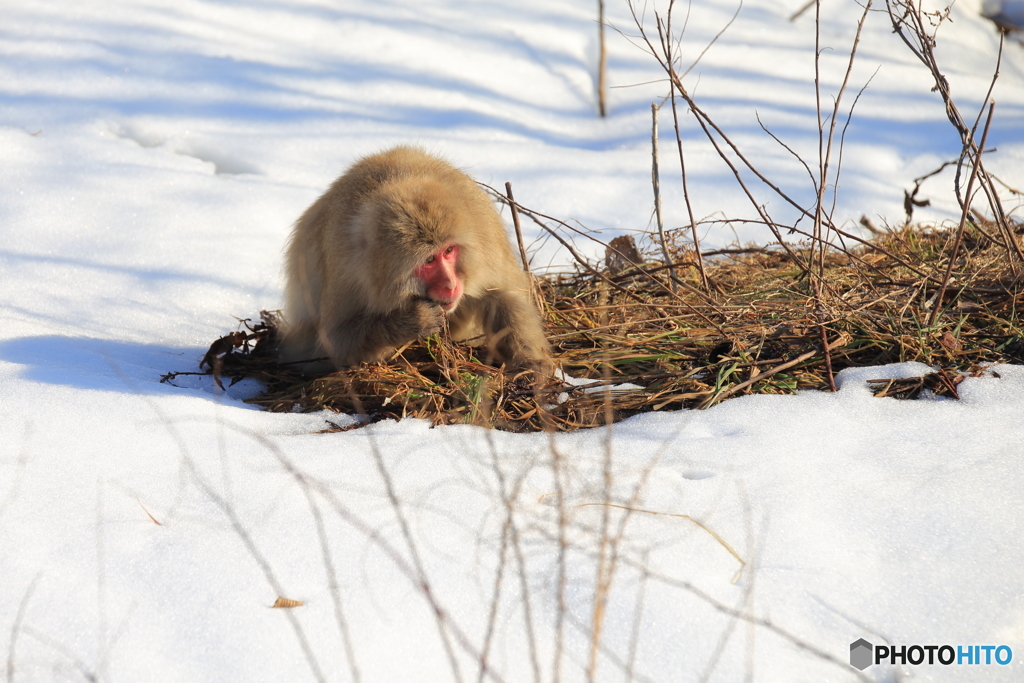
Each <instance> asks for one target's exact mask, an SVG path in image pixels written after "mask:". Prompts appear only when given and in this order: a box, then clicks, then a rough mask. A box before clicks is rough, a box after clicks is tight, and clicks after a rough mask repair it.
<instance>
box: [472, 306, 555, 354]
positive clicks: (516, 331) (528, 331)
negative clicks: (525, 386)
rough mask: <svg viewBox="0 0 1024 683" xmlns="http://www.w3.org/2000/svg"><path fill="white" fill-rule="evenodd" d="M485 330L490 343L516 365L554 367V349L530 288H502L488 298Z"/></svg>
mask: <svg viewBox="0 0 1024 683" xmlns="http://www.w3.org/2000/svg"><path fill="white" fill-rule="evenodd" d="M484 309H485V311H486V314H485V324H484V331H485V335H486V337H487V346H488V348H489V349H491V350H492V351H493V352H495V353H497V355H498V356H499V357H500V358H502V359H503V360H504V361H505V363H506V364H508V365H509V366H511V367H516V368H527V367H532V368H534V369H537V370H540V371H542V372H545V373H547V372H549V371H550V370H551V351H550V346H549V345H548V340H547V338H546V337H545V336H544V325H543V323H542V322H541V318H540V313H539V312H538V311H537V308H536V307H535V306H534V305H533V302H532V301H531V300H530V296H529V294H528V292H527V291H524V290H520V289H515V290H501V291H496V292H491V293H489V295H488V296H487V297H486V301H485V306H484Z"/></svg>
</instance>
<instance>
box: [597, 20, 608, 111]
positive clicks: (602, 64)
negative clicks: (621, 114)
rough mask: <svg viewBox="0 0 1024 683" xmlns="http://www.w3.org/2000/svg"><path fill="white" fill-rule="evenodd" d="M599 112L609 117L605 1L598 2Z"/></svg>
mask: <svg viewBox="0 0 1024 683" xmlns="http://www.w3.org/2000/svg"><path fill="white" fill-rule="evenodd" d="M597 50H598V58H597V110H598V111H599V112H600V114H601V116H602V117H605V116H607V115H608V107H607V104H606V103H605V92H606V91H607V90H608V87H607V82H606V72H607V71H608V51H607V50H606V49H605V44H604V0H597Z"/></svg>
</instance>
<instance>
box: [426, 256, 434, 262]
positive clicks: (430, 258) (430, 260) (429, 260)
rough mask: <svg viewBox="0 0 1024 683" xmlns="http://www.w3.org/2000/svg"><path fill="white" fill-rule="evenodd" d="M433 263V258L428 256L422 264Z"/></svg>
mask: <svg viewBox="0 0 1024 683" xmlns="http://www.w3.org/2000/svg"><path fill="white" fill-rule="evenodd" d="M433 262H434V256H428V257H427V260H426V261H424V263H433Z"/></svg>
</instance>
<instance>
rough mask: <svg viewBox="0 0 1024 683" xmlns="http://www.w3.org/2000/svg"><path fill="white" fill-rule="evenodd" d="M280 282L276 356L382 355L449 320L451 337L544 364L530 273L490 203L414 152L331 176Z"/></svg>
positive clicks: (344, 361) (469, 183)
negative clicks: (333, 178) (281, 301)
mask: <svg viewBox="0 0 1024 683" xmlns="http://www.w3.org/2000/svg"><path fill="white" fill-rule="evenodd" d="M285 276H286V286H285V307H284V317H285V322H284V328H283V336H282V344H281V356H282V358H283V359H284V360H304V359H313V358H319V357H324V356H327V357H329V358H330V361H331V363H332V364H333V365H334V367H335V368H341V367H344V366H347V365H354V364H356V363H360V362H363V361H375V360H379V359H381V358H382V357H384V356H385V355H386V354H387V353H388V352H389V351H393V350H394V349H395V348H396V347H399V346H401V345H402V344H405V343H406V342H409V341H412V340H414V339H418V338H422V337H426V336H429V335H431V334H433V333H434V332H437V331H438V330H439V329H440V328H441V326H442V323H443V321H444V318H445V317H447V319H448V327H449V329H450V330H451V335H452V338H453V339H454V340H456V341H467V340H468V341H469V342H470V343H483V344H486V345H487V347H488V352H487V354H486V355H487V356H488V357H493V358H495V359H497V360H500V361H504V362H505V363H506V364H508V365H509V366H510V367H514V368H526V367H533V368H541V369H547V368H548V367H549V362H550V361H549V350H548V343H547V340H546V339H545V337H544V329H543V326H542V325H541V318H540V314H539V312H538V311H537V309H536V307H535V306H534V304H533V301H532V296H531V290H530V280H529V276H528V275H527V274H526V273H525V272H524V271H523V269H522V268H521V267H520V266H519V264H518V261H517V258H516V256H515V255H514V254H513V252H512V247H511V245H510V244H509V240H508V236H507V235H506V233H505V227H504V225H503V223H502V221H501V218H500V217H499V216H498V212H497V211H496V210H495V208H494V204H493V203H492V202H491V200H490V199H489V198H488V197H487V195H486V194H485V193H484V192H483V190H481V189H480V188H479V187H478V186H477V184H476V183H475V182H473V180H472V179H471V178H470V177H469V176H467V175H466V174H465V173H462V172H461V171H459V170H457V169H455V168H453V167H452V166H450V165H449V164H447V163H446V162H444V161H442V160H440V159H437V158H435V157H432V156H429V155H427V154H426V153H424V152H423V151H421V150H419V149H416V148H413V147H396V148H394V149H391V150H389V151H386V152H383V153H380V154H375V155H372V156H368V157H365V158H363V159H361V160H359V161H357V162H356V163H355V165H353V166H352V167H351V168H350V169H349V170H348V171H347V172H346V173H345V174H344V175H342V176H341V177H340V178H338V179H337V180H336V181H335V182H334V184H333V185H331V187H330V189H328V190H327V192H325V193H324V194H323V196H321V197H320V198H319V199H318V200H316V202H314V203H313V205H312V206H310V207H309V208H308V209H307V210H306V212H305V213H303V214H302V216H301V217H300V218H299V220H298V222H297V223H296V224H295V228H294V229H293V231H292V235H291V241H290V243H289V245H288V249H287V256H286V264H285ZM316 369H318V370H319V369H327V368H325V367H323V365H322V364H321V366H320V367H317V368H316Z"/></svg>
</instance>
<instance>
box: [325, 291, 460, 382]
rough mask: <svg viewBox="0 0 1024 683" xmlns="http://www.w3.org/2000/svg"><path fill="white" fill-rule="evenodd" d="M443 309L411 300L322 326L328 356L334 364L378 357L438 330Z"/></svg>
mask: <svg viewBox="0 0 1024 683" xmlns="http://www.w3.org/2000/svg"><path fill="white" fill-rule="evenodd" d="M443 320H444V311H443V309H442V308H441V307H440V306H438V305H437V304H434V303H432V302H430V301H428V300H426V299H411V300H409V301H408V302H407V303H406V304H405V305H404V306H402V307H401V308H399V309H398V310H394V311H386V312H374V311H366V310H364V311H361V312H359V313H356V314H354V315H350V316H348V317H345V318H341V319H339V320H338V321H336V322H335V323H334V324H328V325H326V326H325V327H326V332H327V340H326V341H327V343H328V345H329V346H330V348H328V349H327V353H328V355H329V356H330V357H331V360H333V361H334V364H335V366H336V367H344V366H347V365H355V364H356V363H361V362H368V361H375V360H379V359H380V358H381V357H382V356H383V355H384V354H385V353H386V352H387V351H389V350H390V349H393V348H395V347H398V346H401V345H402V344H405V343H406V342H410V341H413V340H414V339H420V338H422V337H427V336H430V335H431V334H433V333H435V332H437V331H438V330H439V329H441V324H442V322H443Z"/></svg>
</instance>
